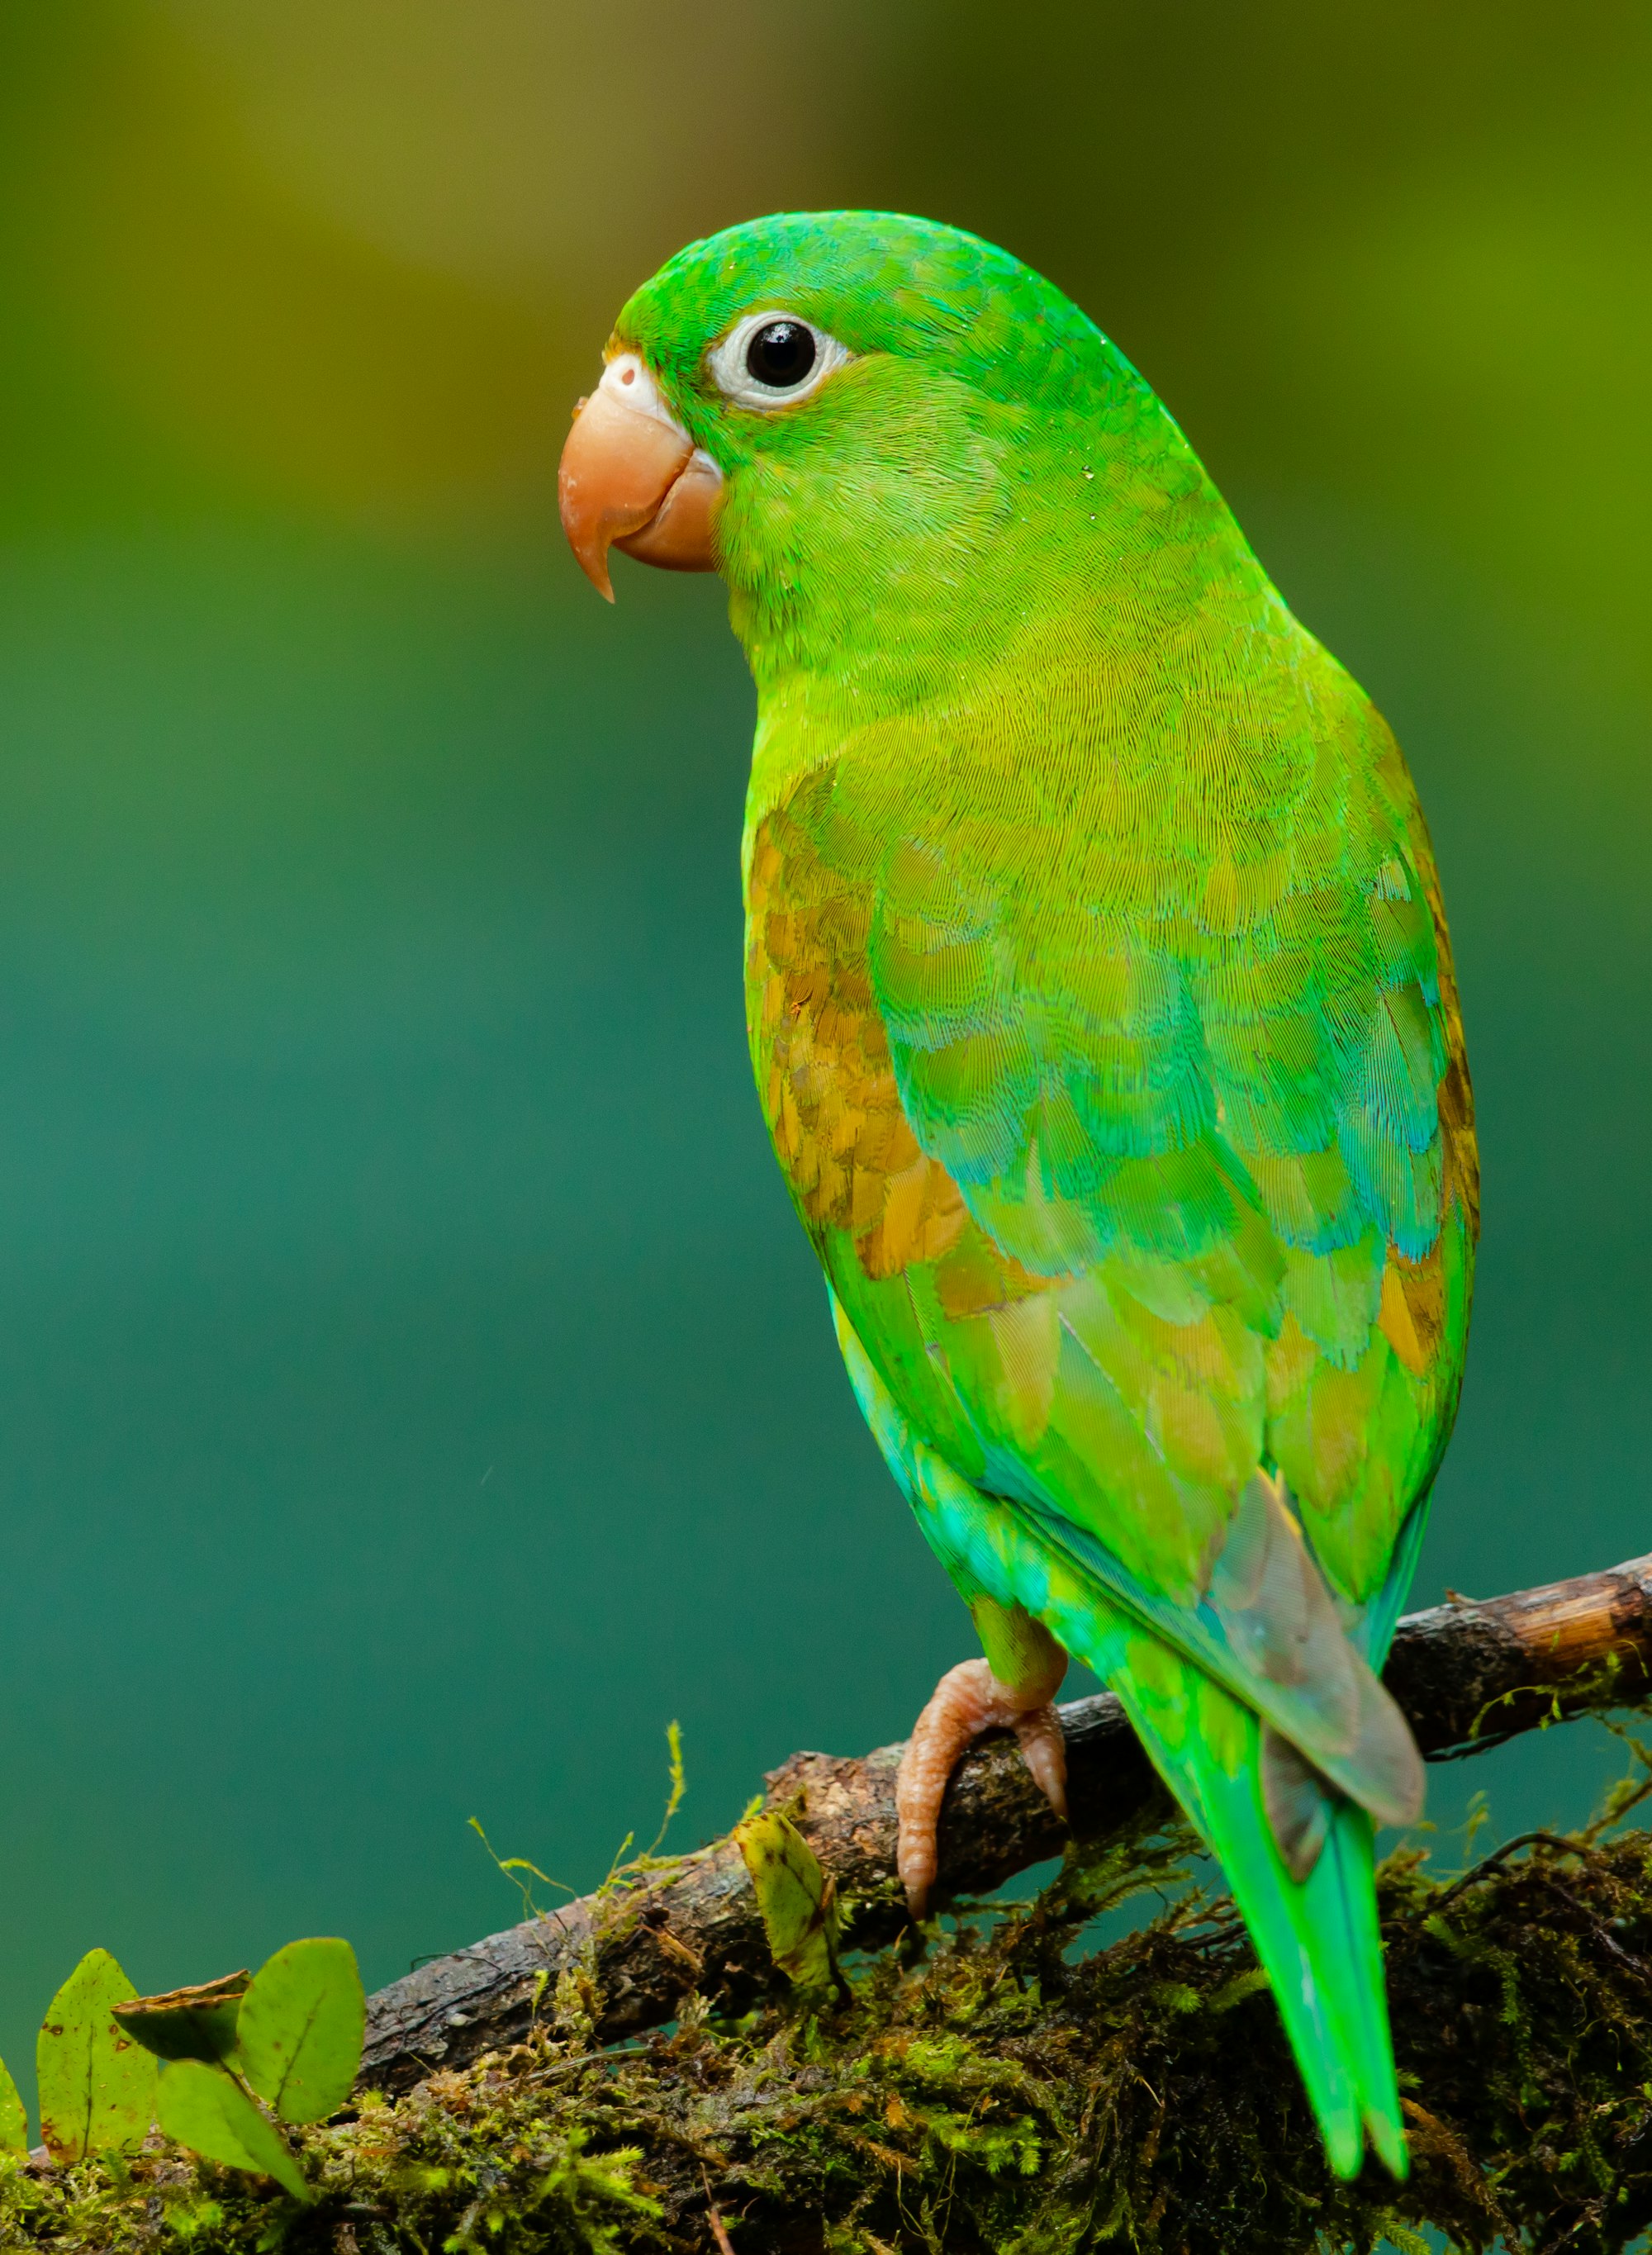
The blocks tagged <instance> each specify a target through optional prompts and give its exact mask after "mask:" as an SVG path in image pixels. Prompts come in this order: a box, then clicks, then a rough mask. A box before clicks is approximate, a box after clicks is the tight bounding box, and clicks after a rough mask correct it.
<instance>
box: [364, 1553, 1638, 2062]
mask: <svg viewBox="0 0 1652 2255" xmlns="http://www.w3.org/2000/svg"><path fill="white" fill-rule="evenodd" d="M1387 1680H1388V1684H1389V1686H1390V1688H1391V1689H1392V1690H1393V1691H1394V1693H1395V1697H1397V1698H1398V1700H1399V1702H1400V1704H1401V1705H1402V1707H1403V1708H1404V1710H1405V1711H1406V1713H1407V1714H1408V1715H1409V1718H1410V1719H1411V1724H1412V1727H1413V1729H1414V1730H1415V1731H1416V1732H1417V1740H1418V1743H1419V1745H1420V1746H1422V1748H1423V1751H1424V1753H1425V1754H1426V1755H1427V1756H1428V1757H1429V1758H1430V1759H1431V1760H1437V1761H1438V1760H1455V1759H1458V1758H1459V1757H1461V1756H1463V1755H1466V1754H1472V1753H1478V1752H1480V1751H1482V1750H1483V1749H1484V1748H1486V1747H1487V1746H1494V1745H1499V1744H1501V1743H1502V1742H1504V1741H1505V1740H1507V1739H1510V1738H1512V1737H1514V1736H1515V1735H1516V1734H1517V1733H1518V1732H1522V1731H1528V1730H1531V1729H1533V1728H1536V1727H1538V1726H1541V1725H1546V1724H1548V1723H1551V1722H1557V1721H1562V1720H1564V1719H1566V1718H1570V1717H1571V1716H1573V1715H1578V1714H1582V1713H1585V1712H1588V1711H1599V1710H1602V1709H1606V1708H1610V1707H1615V1706H1623V1705H1627V1704H1634V1703H1636V1702H1638V1701H1640V1700H1642V1699H1644V1698H1645V1697H1646V1696H1647V1693H1648V1687H1652V1556H1648V1557H1644V1558H1636V1559H1632V1560H1630V1561H1629V1562H1628V1563H1627V1564H1625V1565H1621V1566H1617V1567H1614V1568H1612V1569H1610V1570H1607V1571H1606V1572H1603V1573H1597V1574H1586V1575H1583V1576H1580V1577H1578V1578H1577V1579H1576V1580H1573V1581H1567V1582H1556V1583H1551V1584H1548V1585H1547V1586H1545V1587H1543V1588H1542V1589H1536V1590H1523V1591H1516V1592H1515V1593H1514V1594H1513V1595H1511V1596H1508V1597H1502V1598H1488V1599H1487V1600H1485V1601H1484V1602H1477V1601H1475V1600H1473V1599H1470V1598H1458V1597H1454V1598H1452V1601H1451V1602H1450V1603H1449V1604H1447V1605H1436V1606H1434V1607H1432V1608H1431V1609H1430V1610H1429V1611H1428V1612H1420V1613H1413V1614H1411V1615H1410V1616H1409V1618H1408V1619H1405V1620H1403V1621H1402V1623H1401V1624H1400V1628H1399V1633H1398V1634H1397V1636H1396V1638H1395V1646H1394V1651H1393V1654H1392V1656H1391V1658H1390V1660H1389V1662H1388V1670H1387ZM1062 1721H1063V1727H1064V1729H1065V1734H1066V1739H1067V1762H1068V1775H1069V1788H1070V1794H1071V1799H1072V1829H1073V1831H1074V1833H1075V1834H1077V1836H1078V1837H1079V1838H1080V1839H1082V1840H1084V1841H1085V1842H1086V1844H1096V1843H1100V1842H1102V1841H1105V1840H1106V1839H1107V1837H1109V1836H1111V1835H1114V1834H1120V1835H1122V1834H1125V1833H1132V1834H1136V1833H1139V1832H1140V1830H1141V1829H1142V1824H1143V1823H1144V1822H1147V1821H1149V1819H1150V1817H1151V1816H1152V1814H1153V1812H1154V1810H1155V1809H1156V1806H1157V1803H1158V1796H1159V1794H1160V1788H1159V1787H1158V1785H1157V1783H1156V1780H1155V1778H1154V1776H1153V1774H1152V1772H1151V1770H1150V1769H1149V1767H1148V1764H1147V1761H1146V1760H1145V1758H1144V1757H1143V1755H1142V1752H1141V1749H1140V1747H1139V1746H1138V1745H1137V1743H1136V1740H1135V1736H1134V1734H1133V1733H1132V1732H1131V1730H1130V1728H1129V1725H1128V1723H1127V1722H1126V1721H1125V1719H1124V1717H1123V1714H1122V1712H1121V1710H1120V1707H1119V1704H1118V1702H1117V1701H1116V1700H1115V1699H1113V1698H1111V1697H1107V1696H1102V1697H1096V1698H1091V1699H1079V1700H1074V1701H1073V1702H1072V1703H1071V1704H1069V1705H1067V1706H1065V1707H1064V1708H1063V1709H1062ZM900 1756H901V1748H900V1747H899V1746H882V1747H880V1748H879V1749H878V1750H877V1752H876V1753H871V1754H868V1755H865V1756H864V1757H862V1758H861V1759H858V1760H853V1759H839V1758H836V1757H834V1756H832V1755H828V1754H813V1753H799V1754H794V1755H793V1756H792V1757H791V1760H789V1761H787V1762H786V1763H784V1765H783V1766H782V1767H781V1768H779V1769H778V1770H777V1771H775V1772H774V1773H773V1774H771V1775H770V1778H769V1780H768V1786H769V1793H768V1797H767V1805H768V1806H769V1807H770V1808H778V1809H784V1811H786V1813H787V1814H789V1815H790V1816H791V1818H792V1819H793V1821H794V1822H795V1823H796V1824H797V1826H798V1830H800V1831H801V1832H802V1833H803V1834H804V1836H805V1838H806V1839H807V1840H808V1842H809V1844H810V1845H811V1847H812V1849H813V1851H814V1852H815V1854H816V1855H817V1856H818V1857H819V1861H820V1864H821V1865H822V1867H823V1869H824V1871H825V1872H826V1876H827V1878H828V1879H830V1880H831V1881H832V1882H833V1886H835V1889H836V1898H837V1913H838V1916H839V1919H840V1924H841V1929H842V1934H843V1939H844V1942H845V1943H846V1945H847V1946H853V1947H858V1948H869V1947H874V1946H875V1945H877V1944H879V1943H881V1942H886V1941H888V1940H889V1939H890V1938H891V1936H893V1935H895V1934H896V1933H897V1932H898V1931H899V1929H900V1928H901V1927H902V1925H903V1923H904V1921H905V1911H904V1907H903V1903H902V1900H901V1897H900V1890H899V1888H898V1886H897V1885H896V1880H895V1876H894V1853H895V1830H896V1821H895V1773H896V1766H897V1764H898V1762H899V1760H900ZM1066 1838H1067V1834H1066V1830H1065V1827H1063V1826H1062V1825H1061V1824H1059V1823H1058V1821H1057V1819H1056V1818H1055V1816H1053V1814H1052V1812H1051V1809H1050V1808H1049V1806H1048V1804H1047V1803H1046V1802H1044V1799H1043V1797H1042V1795H1040V1794H1039V1793H1038V1791H1037V1788H1036V1787H1035V1786H1034V1785H1033V1783H1032V1781H1031V1780H1030V1777H1029V1776H1028V1774H1027V1772H1026V1770H1025V1768H1024V1767H1023V1764H1022V1762H1021V1760H1020V1756H1019V1753H1018V1752H1017V1750H1016V1746H1015V1742H1014V1741H1013V1739H1009V1738H1006V1737H999V1738H996V1739H988V1740H985V1741H983V1742H982V1744H981V1746H979V1747H978V1748H977V1749H975V1751H974V1752H973V1753H971V1754H970V1755H969V1756H968V1757H967V1759H966V1760H965V1761H964V1763H963V1764H962V1765H961V1767H960V1770H959V1772H958V1774H957V1776H956V1777H955V1778H954V1780H953V1785H952V1788H951V1790H950V1791H949V1793H948V1795H947V1800H946V1809H945V1811H944V1812H943V1816H942V1823H941V1838H940V1849H941V1883H942V1886H943V1888H944V1889H945V1890H946V1891H947V1892H950V1893H981V1892H983V1891H986V1890H988V1889H990V1888H993V1887H995V1886H999V1885H1001V1884H1002V1881H1003V1880H1005V1879H1009V1878H1010V1877H1011V1876H1012V1875H1013V1874H1014V1873H1015V1872H1019V1871H1023V1870H1024V1869H1026V1867H1027V1866H1028V1865H1031V1864H1035V1863H1037V1862H1039V1861H1041V1860H1042V1859H1043V1858H1046V1857H1048V1856H1051V1855H1054V1854H1056V1853H1058V1852H1059V1851H1060V1850H1061V1848H1062V1847H1063V1846H1064V1844H1065V1841H1066ZM771 1974H772V1969H771V1964H770V1955H769V1949H768V1944H767V1941H766V1939H765V1935H764V1931H763V1921H762V1918H761V1916H760V1914H759V1911H758V1906H757V1902H756V1895H755V1893H754V1891H753V1888H752V1885H751V1881H750V1879H749V1875H748V1872H747V1869H746V1865H745V1862H744V1860H743V1858H742V1853H741V1850H740V1847H739V1844H737V1843H736V1841H735V1839H734V1838H733V1837H732V1836H731V1837H729V1838H727V1839H723V1840H719V1841H714V1843H713V1844H711V1845H710V1846H709V1847H706V1848H702V1849H700V1850H699V1851H697V1852H696V1853H695V1854H692V1855H689V1856H682V1857H676V1858H670V1859H667V1860H664V1861H660V1860H657V1859H655V1858H642V1859H641V1860H640V1861H639V1862H638V1863H637V1864H636V1865H630V1866H629V1867H627V1868H626V1869H624V1870H622V1871H621V1872H618V1873H616V1874H615V1876H614V1877H613V1878H612V1879H610V1880H609V1881H608V1884H607V1885H606V1886H604V1887H603V1888H602V1889H601V1890H600V1891H599V1892H598V1893H596V1894H594V1895H587V1896H585V1897H583V1898H582V1899H581V1900H579V1901H576V1902H573V1903H570V1904H568V1905H566V1907H564V1908H562V1909H560V1910H557V1911H552V1912H548V1913H546V1914H545V1915H544V1916H542V1917H538V1918H533V1919H529V1920H527V1921H524V1923H523V1924H521V1925H519V1926H515V1927H511V1928H509V1929H507V1930H506V1931H505V1932H504V1933H502V1934H496V1935H489V1937H488V1938H487V1939H486V1940H485V1941H482V1942H476V1943H475V1944H473V1945H472V1947H471V1948H469V1949H461V1950H457V1951H455V1952H454V1953H453V1955H452V1956H446V1957H440V1958H437V1959H435V1960H434V1961H433V1962H432V1963H430V1964H428V1965H424V1966H421V1967H419V1968H418V1970H416V1971H414V1972H411V1973H409V1974H407V1975H405V1976H404V1978H402V1979H401V1980H399V1981H395V1982H392V1983H391V1984H390V1986H389V1987H388V1988H386V1989H382V1990H381V1991H380V1992H378V1994H377V1995H376V1996H375V1997H374V1998H372V1999H370V2001H369V2019H368V2040H367V2051H366V2055H365V2057H364V2059H363V2062H362V2081H363V2083H364V2084H366V2085H368V2086H370V2087H372V2088H374V2089H376V2090H384V2091H396V2090H406V2089H408V2088H410V2087H411V2085H412V2084H414V2083H417V2082H418V2081H419V2080H420V2078H421V2077H423V2076H425V2075H426V2074H427V2073H428V2072H429V2071H430V2070H431V2069H436V2068H439V2069H454V2068H456V2067H460V2066H462V2065H463V2064H465V2063H466V2062H468V2061H470V2060H472V2059H475V2058H476V2057H477V2056H478V2055H481V2054H482V2053H483V2052H487V2051H495V2050H498V2049H500V2048H503V2047H504V2046H507V2045H510V2044H511V2043H514V2042H518V2041H521V2040H522V2039H523V2038H524V2036H526V2035H527V2034H529V2033H530V2031H531V2028H532V2027H533V2026H534V2024H535V2021H536V2019H537V2018H538V2016H539V2015H540V2013H541V2010H542V2007H544V2006H545V2003H546V1998H547V1990H549V1991H550V1992H552V1994H554V1992H555V1990H556V1987H557V1985H558V1983H559V1980H560V1979H561V1978H562V1977H564V1976H578V1977H579V1978H581V1979H588V1978H593V1977H594V1983H595V1989H594V1995H596V1996H598V1997H600V2000H601V2001H600V2004H599V2005H598V2006H597V2013H596V2018H595V2020H594V2026H593V2028H592V2034H593V2035H594V2037H595V2039H596V2040H598V2041H611V2040H612V2039H614V2038H615V2037H620V2036H625V2035H629V2034H635V2033H636V2032H637V2031H639V2030H641V2029H644V2028H648V2027H657V2026H659V2025H660V2024H661V2023H662V2022H664V2021H666V2020H671V2019H672V2018H674V2017H676V2016H677V2015H678V2013H679V2011H680V2009H681V2008H682V2006H683V2004H684V2000H685V1999H687V1998H689V1997H691V1996H693V1995H696V1994H698V1995H699V1996H700V1997H702V1998H706V1999H714V2000H716V2002H717V2005H718V2006H719V2008H720V2009H723V2010H735V2009H739V2008H740V2007H741V2006H742V2005H743V2004H745V2003H746V2002H749V2000H750V1999H753V1998H755V1997H756V1996H757V1995H758V1994H759V1993H761V1992H763V1990H764V1989H766V1987H767V1986H768V1985H769V1983H770V1978H771ZM702 2009H703V2007H702Z"/></svg>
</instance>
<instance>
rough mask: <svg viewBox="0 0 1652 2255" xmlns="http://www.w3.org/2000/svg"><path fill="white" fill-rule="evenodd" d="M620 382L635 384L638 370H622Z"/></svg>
mask: <svg viewBox="0 0 1652 2255" xmlns="http://www.w3.org/2000/svg"><path fill="white" fill-rule="evenodd" d="M620 382H621V383H636V369H634V368H628V369H622V370H621V372H620Z"/></svg>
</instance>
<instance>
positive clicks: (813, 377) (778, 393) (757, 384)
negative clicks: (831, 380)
mask: <svg viewBox="0 0 1652 2255" xmlns="http://www.w3.org/2000/svg"><path fill="white" fill-rule="evenodd" d="M776 321H789V322H790V323H791V325H792V326H793V327H795V328H799V329H807V331H808V332H809V334H810V335H811V336H812V338H813V340H814V358H813V360H812V362H810V365H809V369H808V373H807V374H806V375H805V376H804V377H803V379H802V381H801V382H800V383H786V384H779V383H764V382H763V379H762V378H761V377H760V376H754V375H753V374H752V372H751V370H750V369H749V368H748V366H747V365H746V355H747V354H748V352H749V350H750V348H751V343H752V340H753V339H754V338H755V337H756V335H757V334H758V333H759V332H760V331H761V330H763V329H766V328H768V327H770V326H771V325H772V324H773V323H774V322H776ZM848 358H849V352H848V348H847V346H845V345H840V343H839V342H838V341H837V339H836V338H835V337H832V336H828V335H827V334H826V331H825V330H824V329H821V328H817V327H815V325H814V323H813V322H812V321H805V320H801V319H800V318H799V317H798V315H797V314H796V313H785V312H784V311H782V310H781V309H780V308H779V307H777V306H771V307H770V309H769V311H768V312H767V313H748V314H747V316H746V318H745V320H743V321H736V322H735V326H734V327H733V328H732V329H730V331H729V332H728V335H727V336H726V337H725V338H724V339H723V341H722V342H721V344H720V345H718V346H716V347H715V348H714V349H713V352H712V355H711V363H710V365H711V372H712V378H713V381H714V383H715V384H716V386H717V389H718V390H720V391H721V392H722V393H723V394H724V395H725V396H726V397H728V398H730V399H733V400H735V401H737V402H738V404H740V405H741V406H742V407H766V408H774V407H790V406H791V405H792V404H794V402H796V401H797V400H799V399H806V398H807V397H809V395H810V393H811V392H812V391H818V390H819V388H820V386H821V385H822V384H823V383H825V382H826V378H827V376H830V375H831V374H832V372H833V369H839V368H841V367H842V366H843V363H844V362H845V361H847V359H848Z"/></svg>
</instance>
